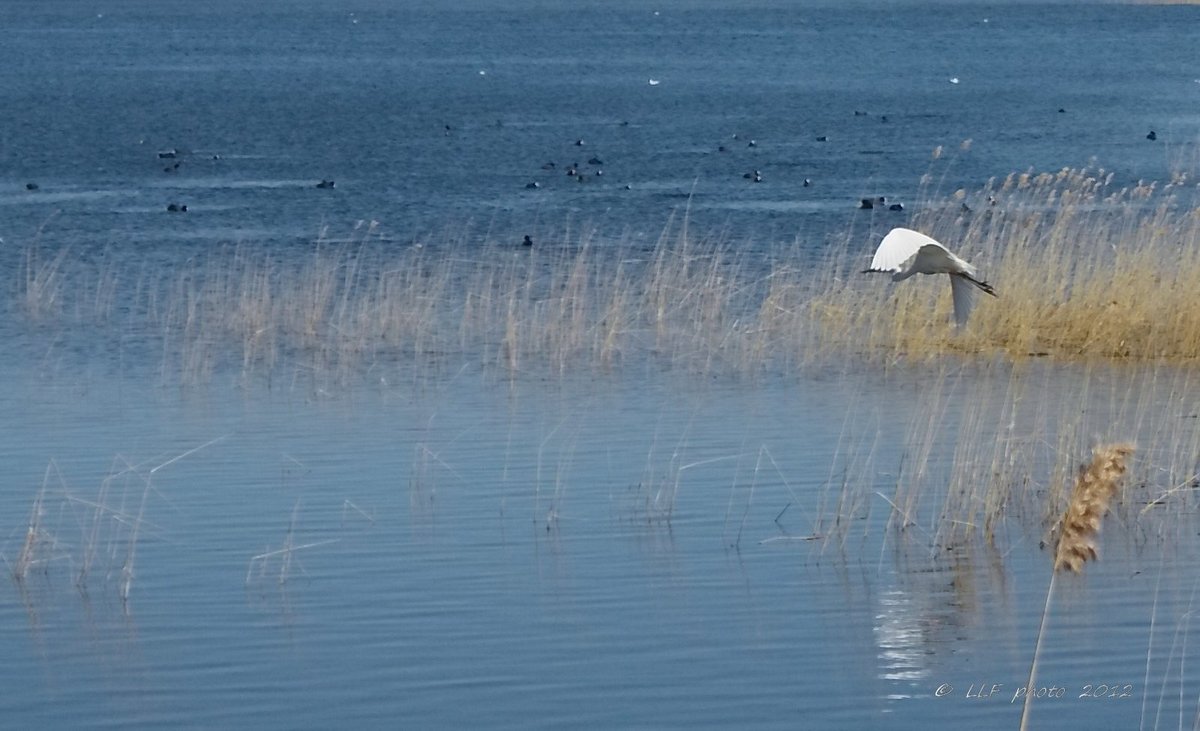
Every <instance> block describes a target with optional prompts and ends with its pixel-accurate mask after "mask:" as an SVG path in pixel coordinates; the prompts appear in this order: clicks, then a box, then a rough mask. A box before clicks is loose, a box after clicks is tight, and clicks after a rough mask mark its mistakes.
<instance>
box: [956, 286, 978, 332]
mask: <svg viewBox="0 0 1200 731" xmlns="http://www.w3.org/2000/svg"><path fill="white" fill-rule="evenodd" d="M976 286H977V285H976V284H975V283H974V282H972V281H971V280H969V279H967V278H966V277H964V276H962V275H960V274H951V275H950V294H952V295H953V296H954V324H955V325H957V326H958V327H962V326H963V325H966V324H967V318H968V317H970V316H971V308H972V307H974V306H975V294H976V289H975V288H976Z"/></svg>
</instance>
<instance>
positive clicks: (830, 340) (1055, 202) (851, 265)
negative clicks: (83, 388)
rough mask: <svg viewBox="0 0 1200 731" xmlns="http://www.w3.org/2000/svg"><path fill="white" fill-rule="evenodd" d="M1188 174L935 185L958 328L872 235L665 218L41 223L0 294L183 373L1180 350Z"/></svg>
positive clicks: (936, 284) (1189, 212)
mask: <svg viewBox="0 0 1200 731" xmlns="http://www.w3.org/2000/svg"><path fill="white" fill-rule="evenodd" d="M1185 183H1186V180H1184V179H1182V178H1180V179H1178V180H1176V181H1172V182H1170V183H1167V184H1166V185H1161V186H1160V185H1158V184H1154V183H1139V184H1136V185H1131V186H1126V187H1118V185H1117V184H1115V183H1114V182H1113V176H1112V175H1111V174H1109V173H1106V172H1105V171H1103V170H1099V171H1094V172H1093V171H1088V170H1063V171H1060V172H1058V173H1053V174H1048V173H1047V174H1037V175H1035V174H1032V173H1028V174H1020V175H1011V176H1009V177H1008V178H1005V179H1003V180H999V181H995V182H992V183H989V184H988V185H986V186H984V187H983V188H982V189H980V190H978V191H975V192H973V193H968V192H966V191H957V192H956V193H954V194H951V195H949V196H945V197H938V196H935V195H930V196H929V197H928V198H927V199H926V200H925V201H924V202H923V203H922V204H921V205H920V206H919V207H918V208H917V211H916V213H914V214H913V216H912V218H911V220H908V221H904V224H905V225H908V226H911V227H914V228H918V229H920V230H922V231H925V232H927V233H929V234H931V235H933V236H934V237H936V238H938V239H940V240H942V241H944V242H945V243H947V244H948V245H950V246H951V247H952V248H953V249H954V250H956V251H957V252H959V253H960V254H962V255H963V256H964V257H966V258H967V259H969V260H971V261H973V262H974V263H976V264H977V265H978V266H979V267H980V269H981V272H982V273H983V275H984V276H986V277H987V278H988V279H989V280H990V281H992V282H993V283H994V284H995V285H996V287H997V290H998V291H999V292H1000V295H1001V297H1000V299H999V300H989V301H987V302H985V303H982V305H981V306H980V307H978V308H977V309H976V310H975V312H974V314H973V316H972V320H971V322H970V323H969V325H968V327H967V328H966V331H965V332H962V333H959V332H956V331H955V330H954V328H952V327H949V325H948V323H949V320H950V317H949V312H950V304H949V299H950V298H949V295H948V288H947V287H945V282H944V281H943V278H941V277H919V278H916V279H915V280H910V281H907V282H904V283H902V284H893V283H891V282H886V281H881V280H880V279H877V278H872V277H865V276H859V275H857V274H856V272H857V271H858V270H860V269H861V268H862V266H863V263H864V262H865V261H867V260H868V259H869V256H870V254H871V252H872V251H873V249H874V246H875V244H876V243H877V242H878V239H879V236H880V235H881V234H882V233H883V231H882V230H880V231H875V230H870V231H855V232H851V233H847V234H846V235H845V236H844V237H842V238H840V239H838V240H836V241H834V242H832V243H830V242H826V243H818V242H815V241H805V240H803V239H799V238H798V239H796V240H794V241H791V242H786V243H782V244H778V245H775V244H770V243H765V242H744V241H742V242H736V243H735V242H731V241H729V240H728V239H727V238H723V237H722V236H721V235H720V234H717V235H714V236H705V235H703V234H699V235H697V234H696V233H695V231H694V230H692V229H689V228H688V227H687V225H686V223H684V224H682V225H676V224H674V223H671V222H669V223H668V224H667V226H666V228H665V229H664V231H663V233H662V234H661V235H660V237H659V238H658V240H657V241H655V242H651V243H646V242H642V241H638V240H634V239H631V238H619V239H616V240H613V239H606V238H604V237H602V236H600V235H598V234H597V233H596V232H594V231H590V230H583V231H578V230H568V231H566V232H564V234H563V235H562V237H561V238H560V239H559V240H558V241H553V237H552V236H545V237H543V239H542V240H545V241H547V242H550V243H547V244H546V245H543V246H539V247H536V248H534V249H529V248H526V247H520V246H513V245H508V244H505V243H501V242H497V241H495V240H491V239H488V238H487V237H486V236H485V237H484V238H483V240H482V241H480V240H476V239H474V238H471V237H469V236H465V237H464V238H459V239H450V240H446V241H438V240H426V241H415V242H412V244H411V245H408V246H403V245H397V244H395V243H394V242H390V241H385V240H383V239H382V238H381V235H380V233H379V232H378V230H377V229H376V228H373V227H366V228H364V229H363V230H362V231H360V232H359V234H358V238H356V239H354V240H351V241H348V242H341V243H334V242H330V241H327V240H318V241H316V242H315V243H314V244H313V245H312V247H311V249H309V250H306V251H305V252H303V253H294V252H288V253H284V254H281V253H280V252H278V251H274V250H265V249H256V248H254V247H253V246H250V245H237V246H233V245H231V246H225V247H219V248H216V249H214V250H212V251H211V252H208V253H205V254H202V255H198V256H195V257H192V258H190V259H188V260H186V261H180V262H175V263H172V262H170V261H169V260H164V261H161V262H158V263H145V262H143V263H141V264H139V265H130V264H129V263H126V264H124V265H122V264H120V263H114V262H119V261H120V260H121V257H120V256H118V254H119V253H120V252H115V251H114V252H111V255H106V256H104V257H91V258H89V257H86V256H81V255H80V254H78V253H75V252H72V254H71V255H68V252H67V249H65V248H63V249H57V250H56V249H55V248H54V247H52V246H50V245H48V244H47V243H46V242H44V241H42V240H41V239H40V238H39V239H37V240H35V241H34V242H32V243H30V244H29V245H28V246H27V249H26V251H25V252H24V256H23V257H22V258H21V261H20V265H19V266H18V267H17V268H16V271H17V277H16V281H15V282H14V283H13V286H11V287H10V288H9V290H8V291H9V292H11V297H12V299H11V303H12V304H11V305H10V306H11V308H12V309H13V310H14V311H18V312H23V313H25V314H26V316H27V317H29V318H30V319H35V320H37V321H38V323H39V327H40V328H42V329H51V330H53V329H54V328H55V326H56V325H57V330H58V334H60V335H64V336H65V335H69V330H70V328H72V327H78V328H83V329H86V330H87V331H88V333H89V336H90V337H95V334H96V332H100V333H103V332H105V328H107V329H108V330H107V331H109V332H112V333H113V335H114V337H116V338H119V340H120V343H121V346H120V347H122V348H123V349H129V348H139V347H140V348H143V349H144V351H145V352H146V353H157V354H158V355H157V357H158V358H159V359H160V360H161V373H162V376H163V378H164V380H167V381H176V380H178V381H182V382H185V383H188V382H193V383H194V382H204V381H206V380H208V379H210V378H212V377H213V376H214V375H215V374H217V373H220V372H222V370H231V369H232V370H234V371H236V372H240V373H243V374H263V373H265V374H268V375H269V374H271V373H273V372H278V370H279V368H280V367H281V366H282V367H286V368H289V369H292V370H293V371H296V370H303V371H305V372H312V373H331V374H334V375H340V376H351V375H355V374H361V373H364V372H366V371H369V370H371V369H372V368H377V367H380V366H389V365H394V364H399V363H409V364H416V365H418V366H419V367H425V366H426V365H428V364H436V363H443V364H445V363H450V361H451V360H458V361H459V362H464V361H465V362H475V363H483V364H485V365H489V366H496V367H499V368H501V369H505V370H507V371H510V372H515V371H522V370H528V369H531V368H537V369H541V370H549V371H558V372H565V371H567V370H578V369H579V368H580V367H584V368H595V369H600V370H605V369H611V368H618V367H621V366H623V365H627V364H631V363H638V362H639V361H646V360H650V361H657V362H659V363H662V364H666V365H667V366H669V367H672V368H678V369H684V370H688V371H692V372H698V373H701V374H709V373H714V372H720V373H729V374H737V375H748V376H755V375H757V374H760V373H763V372H787V371H791V370H795V369H796V368H798V367H803V366H805V365H806V364H810V363H813V362H817V363H822V364H824V363H829V362H831V361H842V360H844V359H845V356H847V355H851V356H855V357H859V358H866V359H869V360H879V361H883V362H894V361H896V360H897V359H901V358H904V359H926V358H931V357H937V356H940V355H952V356H955V357H961V356H983V357H985V358H991V357H995V356H1002V357H1006V358H1011V359H1018V360H1019V359H1024V358H1027V357H1031V356H1033V357H1041V356H1049V357H1052V358H1055V359H1060V360H1067V361H1085V362H1094V361H1102V360H1113V359H1116V360H1123V361H1161V360H1164V359H1166V360H1173V361H1188V362H1190V361H1195V360H1197V359H1200V310H1197V309H1196V308H1195V307H1193V306H1192V298H1193V294H1192V289H1193V286H1192V285H1193V283H1194V282H1195V281H1197V280H1200V210H1195V209H1192V208H1190V207H1188V205H1186V204H1185V203H1184V200H1185V199H1184V198H1183V193H1184V192H1187V193H1188V194H1189V195H1190V191H1191V188H1188V187H1186V185H1185ZM964 206H965V207H964ZM889 225H890V222H889ZM97 326H99V327H97ZM452 367H453V366H452Z"/></svg>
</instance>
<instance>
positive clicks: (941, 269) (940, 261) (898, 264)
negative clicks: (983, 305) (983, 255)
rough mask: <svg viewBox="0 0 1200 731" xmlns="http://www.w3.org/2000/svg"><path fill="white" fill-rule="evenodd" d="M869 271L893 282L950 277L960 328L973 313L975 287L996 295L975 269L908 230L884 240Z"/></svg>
mask: <svg viewBox="0 0 1200 731" xmlns="http://www.w3.org/2000/svg"><path fill="white" fill-rule="evenodd" d="M867 272H882V273H890V274H891V275H892V281H893V282H899V281H900V280H901V279H908V278H909V277H911V276H912V275H914V274H949V275H950V293H951V294H952V295H953V296H954V322H955V323H956V324H957V325H958V327H962V326H963V325H965V324H966V323H967V317H969V316H970V314H971V307H972V306H973V305H974V304H975V289H974V287H978V288H979V289H982V290H983V291H984V292H987V293H988V294H990V295H991V296H993V297H995V296H996V290H994V289H992V285H990V284H988V283H987V282H985V281H983V280H981V279H979V278H978V276H979V275H978V273H977V272H976V271H975V267H973V266H971V265H970V264H968V263H967V262H965V261H963V260H962V259H960V258H958V257H957V256H955V255H954V254H952V253H950V251H949V250H947V249H946V247H945V246H942V245H941V244H939V243H938V242H937V241H934V240H933V239H931V238H930V237H928V236H926V235H925V234H923V233H920V232H917V231H913V230H911V229H907V228H894V229H892V230H891V231H890V232H889V233H888V235H887V236H884V237H883V241H880V242H879V248H878V249H877V250H876V251H875V258H874V259H872V260H871V266H870V268H868V269H864V270H863V273H864V274H866V273H867ZM971 285H973V286H971Z"/></svg>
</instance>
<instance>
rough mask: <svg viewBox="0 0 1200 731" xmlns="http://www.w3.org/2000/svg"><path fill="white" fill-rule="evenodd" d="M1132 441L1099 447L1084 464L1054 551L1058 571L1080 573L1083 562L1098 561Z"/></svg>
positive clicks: (1072, 492)
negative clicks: (1102, 529)
mask: <svg viewBox="0 0 1200 731" xmlns="http://www.w3.org/2000/svg"><path fill="white" fill-rule="evenodd" d="M1134 449H1135V448H1134V446H1133V445H1132V444H1110V445H1108V446H1101V447H1096V449H1095V450H1094V451H1093V452H1092V461H1091V462H1090V463H1088V464H1086V465H1083V466H1082V467H1081V468H1080V470H1079V477H1078V478H1077V479H1076V481H1075V488H1074V489H1073V490H1072V491H1071V502H1070V503H1069V504H1068V505H1067V510H1066V512H1065V513H1063V517H1062V533H1061V534H1060V536H1059V539H1058V549H1057V550H1056V551H1055V554H1054V570H1055V571H1063V570H1066V571H1070V572H1072V573H1079V572H1080V571H1082V570H1083V564H1084V563H1086V562H1087V561H1088V560H1095V559H1096V558H1097V553H1096V536H1097V535H1098V534H1099V533H1100V525H1101V523H1102V522H1103V520H1104V516H1105V515H1107V514H1108V504H1109V502H1110V501H1111V500H1112V498H1113V496H1114V495H1116V493H1117V490H1118V489H1119V488H1120V486H1121V478H1123V477H1124V476H1125V460H1127V459H1128V458H1129V456H1130V455H1132V454H1133V452H1134Z"/></svg>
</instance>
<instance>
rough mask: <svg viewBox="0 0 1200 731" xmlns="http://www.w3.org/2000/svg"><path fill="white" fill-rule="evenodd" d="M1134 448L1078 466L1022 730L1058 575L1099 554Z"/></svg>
mask: <svg viewBox="0 0 1200 731" xmlns="http://www.w3.org/2000/svg"><path fill="white" fill-rule="evenodd" d="M1133 452H1134V446H1133V445H1132V444H1110V445H1107V446H1100V447H1096V449H1094V450H1093V452H1092V461H1091V462H1089V463H1088V464H1086V465H1084V466H1083V467H1081V468H1080V470H1079V476H1078V477H1077V478H1076V480H1075V487H1074V489H1072V491H1071V500H1070V502H1069V503H1068V504H1067V509H1066V512H1064V513H1063V516H1062V519H1061V520H1060V525H1061V531H1060V533H1059V538H1058V545H1057V546H1056V547H1055V551H1054V569H1053V571H1052V572H1051V574H1050V586H1049V587H1048V588H1047V589H1046V603H1045V604H1044V605H1043V607H1042V621H1041V625H1040V626H1039V628H1038V636H1037V644H1036V646H1035V647H1034V650H1033V662H1032V663H1031V664H1030V666H1029V681H1028V683H1027V684H1026V686H1025V706H1024V708H1023V709H1022V711H1021V731H1025V730H1026V729H1027V728H1028V727H1029V713H1030V709H1031V708H1032V707H1033V698H1034V695H1035V692H1034V690H1035V688H1036V686H1035V683H1036V682H1037V669H1038V661H1039V659H1040V657H1041V654H1042V640H1043V639H1044V638H1045V636H1046V626H1047V620H1048V618H1049V615H1050V602H1051V600H1052V599H1053V597H1054V587H1055V584H1056V583H1057V582H1056V579H1057V578H1058V575H1059V574H1060V573H1061V572H1063V571H1067V572H1070V573H1080V572H1081V571H1082V570H1083V565H1084V564H1085V563H1086V562H1087V561H1089V560H1095V559H1096V558H1098V556H1099V554H1098V552H1097V544H1096V541H1097V539H1098V537H1099V535H1100V527H1101V524H1102V523H1103V521H1104V516H1105V515H1107V514H1108V506H1109V503H1110V502H1111V501H1112V499H1113V497H1114V496H1115V495H1116V493H1117V490H1118V489H1120V486H1121V480H1122V478H1123V477H1124V476H1125V471H1126V465H1125V462H1126V460H1128V459H1129V457H1130V456H1131V455H1132V454H1133Z"/></svg>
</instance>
